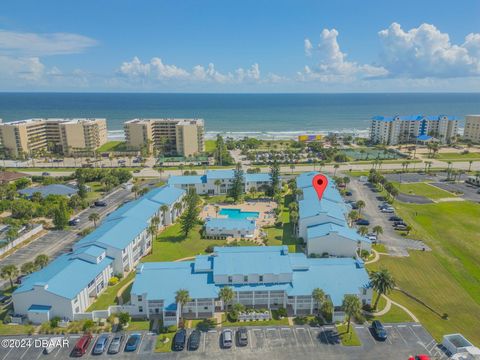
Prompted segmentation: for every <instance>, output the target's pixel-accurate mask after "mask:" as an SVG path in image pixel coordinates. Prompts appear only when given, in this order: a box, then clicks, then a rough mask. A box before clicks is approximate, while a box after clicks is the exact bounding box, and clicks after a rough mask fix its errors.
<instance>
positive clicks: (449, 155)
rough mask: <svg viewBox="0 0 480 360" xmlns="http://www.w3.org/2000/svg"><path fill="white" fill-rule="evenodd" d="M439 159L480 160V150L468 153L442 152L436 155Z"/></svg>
mask: <svg viewBox="0 0 480 360" xmlns="http://www.w3.org/2000/svg"><path fill="white" fill-rule="evenodd" d="M435 159H437V160H446V161H449V160H461V161H469V160H480V153H478V152H469V153H466V154H462V153H440V154H437V156H436V157H435Z"/></svg>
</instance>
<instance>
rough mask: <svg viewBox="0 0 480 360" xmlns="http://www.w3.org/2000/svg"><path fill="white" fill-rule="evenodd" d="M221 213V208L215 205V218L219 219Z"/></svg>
mask: <svg viewBox="0 0 480 360" xmlns="http://www.w3.org/2000/svg"><path fill="white" fill-rule="evenodd" d="M219 212H220V206H218V205H215V217H218V213H219Z"/></svg>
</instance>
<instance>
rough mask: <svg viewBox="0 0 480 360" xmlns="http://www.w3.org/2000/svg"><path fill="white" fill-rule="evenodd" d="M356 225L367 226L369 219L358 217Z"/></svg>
mask: <svg viewBox="0 0 480 360" xmlns="http://www.w3.org/2000/svg"><path fill="white" fill-rule="evenodd" d="M357 225H361V226H368V225H370V221H368V220H366V219H358V220H357Z"/></svg>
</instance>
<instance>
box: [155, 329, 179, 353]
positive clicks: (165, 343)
mask: <svg viewBox="0 0 480 360" xmlns="http://www.w3.org/2000/svg"><path fill="white" fill-rule="evenodd" d="M174 336H175V333H174V332H170V333H166V334H160V335H158V336H157V342H156V344H155V352H170V351H172V341H173V337H174Z"/></svg>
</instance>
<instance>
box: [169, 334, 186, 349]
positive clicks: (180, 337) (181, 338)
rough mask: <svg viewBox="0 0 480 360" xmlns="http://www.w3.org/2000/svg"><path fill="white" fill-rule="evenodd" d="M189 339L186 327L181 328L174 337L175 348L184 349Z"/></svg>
mask: <svg viewBox="0 0 480 360" xmlns="http://www.w3.org/2000/svg"><path fill="white" fill-rule="evenodd" d="M186 340H187V331H186V330H185V329H180V330H178V331H177V333H176V334H175V336H174V338H173V344H172V346H173V350H174V351H182V350H183V349H184V348H185V341H186Z"/></svg>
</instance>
